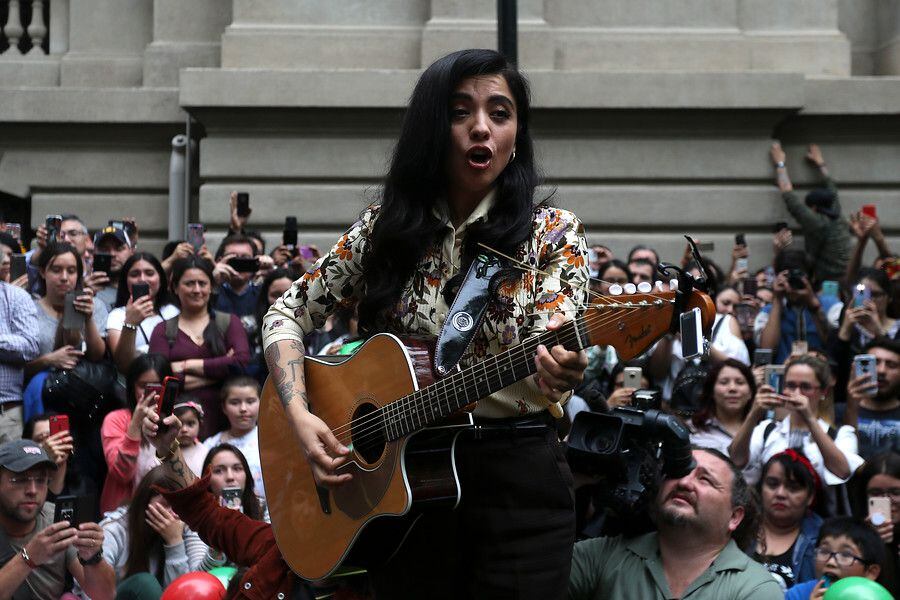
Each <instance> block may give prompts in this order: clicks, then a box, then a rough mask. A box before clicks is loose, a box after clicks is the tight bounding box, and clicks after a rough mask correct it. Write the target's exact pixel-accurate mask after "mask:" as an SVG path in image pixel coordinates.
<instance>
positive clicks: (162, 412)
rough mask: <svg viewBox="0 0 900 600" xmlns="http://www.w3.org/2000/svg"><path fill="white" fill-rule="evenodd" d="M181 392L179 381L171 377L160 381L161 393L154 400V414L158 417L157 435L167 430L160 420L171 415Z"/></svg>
mask: <svg viewBox="0 0 900 600" xmlns="http://www.w3.org/2000/svg"><path fill="white" fill-rule="evenodd" d="M180 391H181V380H180V379H178V378H177V377H172V376H171V375H169V376H167V377H165V378H164V379H163V381H162V393H160V394H159V397H157V399H156V414H158V415H159V422H158V423H157V425H158V426H159V433H164V432H165V431H166V430H168V426H167V425H164V424H163V422H162V420H163V419H165V418H166V417H168V416H169V415H171V414H172V410H173V409H174V408H175V403H176V402H177V401H178V393H179V392H180Z"/></svg>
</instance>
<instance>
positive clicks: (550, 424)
mask: <svg viewBox="0 0 900 600" xmlns="http://www.w3.org/2000/svg"><path fill="white" fill-rule="evenodd" d="M474 420H475V427H474V431H475V439H476V440H477V439H481V438H483V437H516V436H523V435H543V434H544V433H546V431H547V430H548V429H550V428H555V423H556V419H554V418H553V415H551V414H550V413H549V412H547V411H541V412H539V413H536V414H531V415H525V416H522V417H507V418H505V419H488V418H485V417H474Z"/></svg>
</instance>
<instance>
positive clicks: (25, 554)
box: [19, 548, 38, 570]
mask: <svg viewBox="0 0 900 600" xmlns="http://www.w3.org/2000/svg"><path fill="white" fill-rule="evenodd" d="M19 556H21V557H22V560H24V561H25V564H26V565H28V568H29V569H32V570H33V569H37V568H38V565H36V564H35V563H34V561H33V560H31V557H30V556H28V550H26V549H25V548H22V551H21V552H19Z"/></svg>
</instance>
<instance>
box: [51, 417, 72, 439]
mask: <svg viewBox="0 0 900 600" xmlns="http://www.w3.org/2000/svg"><path fill="white" fill-rule="evenodd" d="M68 430H69V415H50V435H55V434H57V433H59V432H60V431H68Z"/></svg>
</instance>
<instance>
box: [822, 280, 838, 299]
mask: <svg viewBox="0 0 900 600" xmlns="http://www.w3.org/2000/svg"><path fill="white" fill-rule="evenodd" d="M822 295H823V296H830V297H832V298H837V297H838V282H837V281H833V280H825V281H823V282H822Z"/></svg>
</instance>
